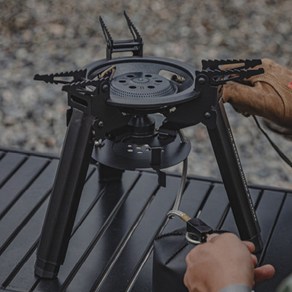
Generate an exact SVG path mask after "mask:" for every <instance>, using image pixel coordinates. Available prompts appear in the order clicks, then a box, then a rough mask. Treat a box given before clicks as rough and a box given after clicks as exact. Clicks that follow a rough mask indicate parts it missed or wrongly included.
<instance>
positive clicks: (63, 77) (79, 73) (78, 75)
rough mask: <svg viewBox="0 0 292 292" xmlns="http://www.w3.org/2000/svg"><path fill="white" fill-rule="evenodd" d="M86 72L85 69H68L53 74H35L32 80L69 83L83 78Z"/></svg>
mask: <svg viewBox="0 0 292 292" xmlns="http://www.w3.org/2000/svg"><path fill="white" fill-rule="evenodd" d="M86 74H87V70H86V69H81V70H76V71H68V72H61V73H54V74H44V75H40V74H36V75H35V76H34V80H38V81H44V82H46V83H52V84H71V83H74V82H78V81H82V80H85V78H86Z"/></svg>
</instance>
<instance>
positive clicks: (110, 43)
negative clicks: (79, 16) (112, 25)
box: [99, 11, 143, 60]
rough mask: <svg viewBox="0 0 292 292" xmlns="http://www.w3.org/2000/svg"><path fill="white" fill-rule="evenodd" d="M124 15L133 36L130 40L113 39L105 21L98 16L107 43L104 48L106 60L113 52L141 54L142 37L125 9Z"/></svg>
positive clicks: (140, 55)
mask: <svg viewBox="0 0 292 292" xmlns="http://www.w3.org/2000/svg"><path fill="white" fill-rule="evenodd" d="M124 16H125V18H126V21H127V25H128V28H129V30H130V32H131V34H132V36H133V39H132V40H119V41H115V40H114V39H113V38H112V36H111V34H110V32H109V30H108V28H107V27H106V25H105V22H104V21H103V19H102V17H99V21H100V25H101V28H102V31H103V34H104V37H105V40H106V43H107V49H106V58H107V60H111V59H112V55H113V53H122V52H132V53H133V56H139V57H142V56H143V40H142V37H141V35H140V33H139V32H138V30H137V28H136V27H135V26H134V24H133V22H132V21H131V19H130V18H129V16H128V15H127V13H126V12H125V11H124Z"/></svg>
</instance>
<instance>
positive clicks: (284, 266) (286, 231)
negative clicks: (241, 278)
mask: <svg viewBox="0 0 292 292" xmlns="http://www.w3.org/2000/svg"><path fill="white" fill-rule="evenodd" d="M291 210H292V193H289V194H288V195H287V197H286V199H285V201H284V204H283V207H282V210H281V213H280V215H279V218H278V220H277V221H276V226H275V228H274V230H273V236H272V238H271V240H270V242H269V245H268V247H267V250H266V253H265V257H264V260H263V263H270V264H273V265H274V266H275V268H276V275H275V277H274V278H273V279H272V280H269V281H266V282H263V283H261V284H259V285H258V286H257V291H260V292H261V291H276V287H277V286H278V285H279V284H280V282H281V281H282V280H283V279H284V278H285V277H287V276H288V275H289V274H291V273H292V260H291V259H292V232H291V222H292V220H291V214H292V212H291ZM267 213H269V210H268V212H267Z"/></svg>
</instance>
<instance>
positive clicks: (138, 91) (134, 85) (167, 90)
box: [111, 72, 177, 98]
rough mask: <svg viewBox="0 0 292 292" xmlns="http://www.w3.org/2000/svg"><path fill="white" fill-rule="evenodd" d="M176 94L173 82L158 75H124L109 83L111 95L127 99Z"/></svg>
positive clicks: (139, 73)
mask: <svg viewBox="0 0 292 292" xmlns="http://www.w3.org/2000/svg"><path fill="white" fill-rule="evenodd" d="M176 92H177V86H176V85H175V84H174V82H171V81H170V80H168V79H166V78H164V77H163V76H161V75H158V74H149V73H143V72H134V73H126V74H122V75H119V76H117V77H116V78H114V79H113V80H112V82H111V93H113V94H115V95H117V96H121V97H127V98H131V97H132V98H151V97H153V98H157V97H161V96H167V95H170V94H174V93H176Z"/></svg>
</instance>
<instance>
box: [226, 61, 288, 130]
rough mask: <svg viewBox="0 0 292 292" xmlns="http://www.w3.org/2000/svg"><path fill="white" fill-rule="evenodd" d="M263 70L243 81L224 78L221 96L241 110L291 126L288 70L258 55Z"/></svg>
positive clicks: (281, 124) (284, 125)
mask: <svg viewBox="0 0 292 292" xmlns="http://www.w3.org/2000/svg"><path fill="white" fill-rule="evenodd" d="M258 67H262V68H263V69H264V73H263V74H260V75H256V76H252V77H250V78H248V79H247V80H245V81H246V84H242V83H237V82H228V83H226V84H224V85H223V87H222V90H221V97H222V100H223V102H229V103H231V104H232V106H233V107H234V108H235V109H236V110H238V111H239V112H241V113H243V114H250V115H258V116H262V117H264V118H266V119H268V120H270V121H273V122H275V123H276V124H278V125H280V126H283V127H287V128H292V71H291V70H288V69H287V68H285V67H283V66H281V65H279V64H277V63H275V62H274V61H272V60H270V59H262V65H260V66H258Z"/></svg>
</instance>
